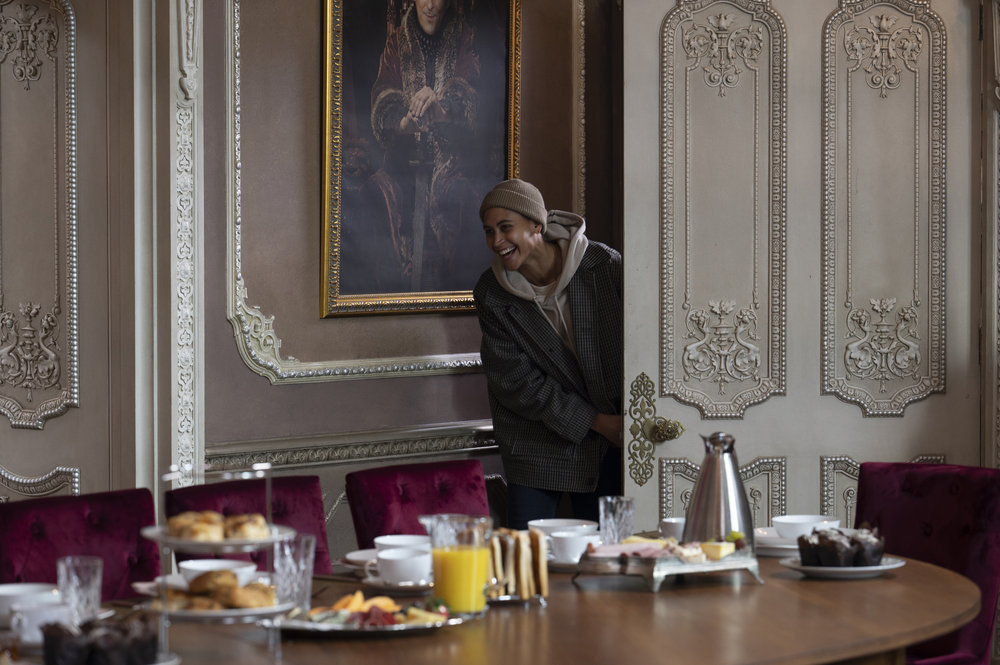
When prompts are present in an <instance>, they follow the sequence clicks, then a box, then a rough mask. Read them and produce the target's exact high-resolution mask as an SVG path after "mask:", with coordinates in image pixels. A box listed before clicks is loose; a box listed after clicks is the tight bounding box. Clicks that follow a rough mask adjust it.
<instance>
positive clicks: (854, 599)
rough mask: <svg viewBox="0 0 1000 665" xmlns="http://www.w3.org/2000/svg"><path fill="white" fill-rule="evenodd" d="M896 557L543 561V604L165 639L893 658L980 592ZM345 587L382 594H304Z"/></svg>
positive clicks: (761, 659)
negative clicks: (858, 560) (628, 567)
mask: <svg viewBox="0 0 1000 665" xmlns="http://www.w3.org/2000/svg"><path fill="white" fill-rule="evenodd" d="M905 561H906V563H905V565H903V566H902V567H900V568H896V569H894V570H891V571H888V572H885V573H884V574H882V575H881V576H879V577H874V578H871V579H850V580H823V579H812V578H807V577H805V576H804V575H803V574H802V573H800V572H798V571H795V570H791V569H789V568H787V567H785V566H783V565H780V564H779V561H778V559H774V558H766V557H762V558H760V560H759V563H760V575H761V578H762V579H763V583H759V582H758V581H757V580H755V579H754V578H753V577H752V576H751V575H750V574H748V573H747V572H746V571H730V572H716V573H710V574H697V575H683V576H677V577H671V578H668V579H667V580H666V581H665V582H664V583H663V585H662V586H661V587H660V589H659V590H658V591H651V590H650V586H649V585H648V584H647V583H646V581H645V580H643V579H642V578H641V577H637V576H626V575H609V574H585V575H579V576H576V577H574V576H573V575H572V574H569V573H552V574H551V576H550V585H551V588H550V593H549V597H548V598H547V599H546V601H545V603H544V604H543V603H540V602H539V601H537V600H534V601H532V602H529V603H520V602H519V603H512V604H500V605H493V606H491V607H490V608H489V610H488V611H487V612H486V614H485V615H484V616H483V617H481V618H478V619H473V620H469V621H466V622H464V623H462V624H460V625H455V626H445V627H442V628H440V629H436V630H431V631H424V632H416V631H413V632H397V633H391V634H390V633H386V634H380V635H368V636H349V635H342V634H333V635H329V634H328V635H320V634H316V635H310V634H305V635H304V634H301V633H291V632H286V633H283V635H282V639H281V640H280V653H279V652H278V650H276V649H275V648H274V647H275V644H274V641H272V642H271V643H270V645H269V641H268V631H267V630H265V629H263V628H261V627H259V626H256V625H221V624H213V623H201V622H176V623H173V624H172V625H171V627H170V633H169V647H170V651H171V652H173V653H175V654H177V655H178V656H179V657H180V660H181V662H182V663H183V664H184V665H218V664H219V663H242V664H244V665H257V664H261V663H272V662H276V660H277V657H278V656H280V662H284V663H288V664H290V665H292V664H294V665H298V664H303V665H305V664H310V665H314V664H317V663H337V664H338V665H373V664H375V663H378V664H379V665H391V664H396V663H398V664H399V665H446V664H449V663H454V664H456V665H457V664H461V665H471V664H478V663H484V664H492V663H496V664H497V665H500V664H502V665H511V664H513V663H571V664H573V665H588V664H590V663H595V664H596V663H602V664H614V665H634V664H639V663H652V662H669V663H672V664H684V663H692V664H697V665H750V664H752V663H782V664H797V663H802V664H805V663H851V664H852V665H859V664H860V663H884V664H889V663H893V664H900V665H901V664H902V663H903V662H904V661H903V652H904V649H905V648H906V647H907V646H908V645H911V644H914V643H917V642H920V641H923V640H926V639H929V638H931V637H935V636H938V635H942V634H945V633H948V632H950V631H952V630H955V629H956V628H959V627H960V626H962V625H964V624H965V623H967V622H968V621H970V620H972V619H973V618H974V617H975V616H976V615H977V613H978V612H979V603H980V594H979V589H978V587H977V586H976V585H975V584H974V583H972V582H971V581H970V580H968V579H967V578H965V577H963V576H961V575H958V574H956V573H953V572H951V571H948V570H945V569H943V568H939V567H937V566H933V565H930V564H927V563H922V562H920V561H916V560H912V559H908V560H905ZM356 589H362V590H363V591H365V593H366V595H369V596H370V595H378V593H379V592H377V591H374V590H370V589H366V588H365V587H363V586H362V585H361V583H360V580H355V579H352V578H350V577H349V576H327V577H317V578H316V579H314V598H313V601H312V602H313V606H317V605H329V604H332V603H333V602H335V601H336V600H337V599H338V598H340V597H341V596H342V595H344V594H346V593H350V592H353V591H355V590H356ZM411 600H413V599H412V598H406V597H400V598H399V601H400V602H402V603H404V604H405V603H406V602H409V601H411ZM272 636H273V634H272Z"/></svg>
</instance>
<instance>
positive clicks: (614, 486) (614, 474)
mask: <svg viewBox="0 0 1000 665" xmlns="http://www.w3.org/2000/svg"><path fill="white" fill-rule="evenodd" d="M621 493H622V449H621V448H609V449H608V452H607V454H606V455H605V456H604V459H603V460H602V461H601V471H600V475H599V476H598V479H597V487H595V488H594V491H593V492H566V494H567V495H568V496H569V501H570V507H571V509H572V512H573V517H575V518H577V519H584V520H593V521H595V522H597V521H598V517H599V515H598V510H597V498H598V497H601V496H615V495H619V494H621ZM562 496H563V492H559V491H555V490H544V489H539V488H537V487H527V486H525V485H517V484H513V483H512V484H510V485H508V487H507V524H508V525H509V527H510V528H511V529H520V530H523V529H527V528H528V521H529V520H537V519H546V518H552V517H556V512H557V510H558V509H559V502H560V501H561V500H562Z"/></svg>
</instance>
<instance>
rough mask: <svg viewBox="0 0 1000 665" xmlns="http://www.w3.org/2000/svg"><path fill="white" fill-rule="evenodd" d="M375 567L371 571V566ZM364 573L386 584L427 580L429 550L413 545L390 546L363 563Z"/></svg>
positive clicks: (428, 575) (428, 578)
mask: <svg viewBox="0 0 1000 665" xmlns="http://www.w3.org/2000/svg"><path fill="white" fill-rule="evenodd" d="M373 567H374V568H375V569H376V571H377V572H376V573H373V571H372V568H373ZM365 573H367V574H368V576H369V577H372V576H375V577H378V579H380V580H382V581H383V582H386V583H387V584H406V583H413V582H427V581H429V580H430V579H431V575H432V567H431V553H430V550H424V549H416V548H413V547H391V548H389V549H385V550H382V551H381V552H379V553H378V556H377V558H376V559H375V560H374V561H369V562H368V563H366V564H365Z"/></svg>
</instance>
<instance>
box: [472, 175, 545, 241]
mask: <svg viewBox="0 0 1000 665" xmlns="http://www.w3.org/2000/svg"><path fill="white" fill-rule="evenodd" d="M490 208H506V209H507V210H512V211H514V212H516V213H518V214H519V215H521V216H522V217H524V218H525V219H530V220H531V221H533V222H538V223H539V224H541V225H542V233H545V220H546V218H547V217H548V211H546V209H545V200H544V199H543V198H542V193H541V192H540V191H538V188H537V187H535V186H534V185H532V184H531V183H530V182H526V181H524V180H519V179H517V178H511V179H510V180H504V181H503V182H501V183H500V184H499V185H497V186H496V187H494V188H493V189H491V190H490V193H489V194H487V195H486V196H485V197H484V198H483V203H482V205H480V206H479V219H480V220H482V219H483V218H484V217H485V216H486V211H487V210H489V209H490Z"/></svg>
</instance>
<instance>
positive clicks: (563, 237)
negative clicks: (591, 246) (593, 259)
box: [492, 210, 588, 355]
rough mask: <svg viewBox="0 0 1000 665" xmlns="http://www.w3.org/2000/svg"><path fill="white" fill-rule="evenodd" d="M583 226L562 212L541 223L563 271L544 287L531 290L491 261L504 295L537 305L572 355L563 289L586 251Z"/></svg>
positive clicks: (521, 279) (514, 274) (570, 319)
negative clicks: (559, 253) (559, 255)
mask: <svg viewBox="0 0 1000 665" xmlns="http://www.w3.org/2000/svg"><path fill="white" fill-rule="evenodd" d="M586 229H587V223H586V222H585V221H584V219H583V217H580V216H579V215H576V214H574V213H571V212H565V211H563V210H550V211H549V214H548V217H547V218H546V220H545V235H544V236H542V237H543V238H545V240H546V241H548V242H554V243H556V244H557V245H558V246H559V249H560V250H561V251H562V257H563V267H562V273H561V274H560V275H559V279H557V280H556V281H555V282H552V283H551V284H546V285H545V286H535V285H534V284H532V283H531V282H529V281H528V280H527V279H526V278H525V277H524V275H522V274H521V273H519V272H517V271H516V270H506V269H505V268H504V267H503V260H502V259H501V258H500V257H499V256H494V257H493V264H492V267H493V274H494V275H496V278H497V281H498V282H500V285H501V286H502V287H503V288H504V289H505V290H506V291H508V292H510V293H512V294H514V295H515V296H517V297H518V298H523V299H524V300H529V301H532V302H534V303H535V304H536V305H538V309H540V310H541V311H542V314H544V315H545V318H546V319H548V321H549V323H551V324H552V327H553V328H554V329H555V331H556V332H557V333H558V334H559V337H561V338H562V341H563V343H564V344H566V346H567V347H569V348H570V350H571V351H573V354H574V355H575V354H576V344H574V342H573V317H572V314H571V312H570V310H569V302H568V298H567V297H566V286H567V285H568V284H569V282H570V280H571V279H573V275H575V274H576V269H577V268H578V267H579V266H580V261H581V260H582V259H583V254H584V252H586V251H587V244H588V243H587V236H586V235H584V231H586Z"/></svg>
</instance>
